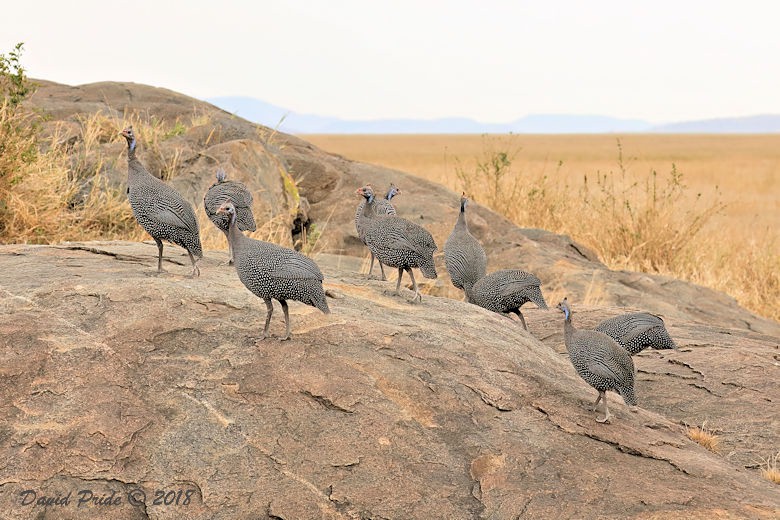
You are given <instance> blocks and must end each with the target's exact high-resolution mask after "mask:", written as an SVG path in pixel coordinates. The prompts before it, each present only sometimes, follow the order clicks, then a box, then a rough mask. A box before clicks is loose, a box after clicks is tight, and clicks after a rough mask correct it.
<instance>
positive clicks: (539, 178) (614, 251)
mask: <svg viewBox="0 0 780 520" xmlns="http://www.w3.org/2000/svg"><path fill="white" fill-rule="evenodd" d="M306 138H307V139H309V140H311V141H312V142H314V144H317V145H320V146H322V147H323V148H325V149H326V150H329V151H333V152H336V153H339V154H342V155H346V156H349V157H351V158H354V159H358V160H365V161H367V162H374V163H379V164H383V165H385V166H388V167H391V168H397V169H402V170H406V171H410V172H412V173H416V174H418V175H421V176H423V177H425V178H428V179H430V180H434V181H437V182H440V183H442V184H444V185H445V186H448V187H450V188H452V189H454V190H458V191H459V190H461V189H463V190H465V191H466V192H467V193H469V194H470V195H471V196H472V198H474V199H475V200H476V201H478V202H480V203H482V204H485V205H487V206H489V207H491V208H492V209H494V210H496V211H498V212H499V213H502V214H503V215H505V216H506V217H507V218H509V219H510V220H512V221H513V222H515V223H517V224H518V225H520V226H524V227H538V228H543V229H547V230H550V231H553V232H556V233H564V234H568V235H570V236H572V237H573V238H574V239H575V240H577V241H579V242H581V243H584V244H585V245H587V246H589V247H590V248H592V249H594V250H595V251H596V252H597V253H598V254H599V257H600V258H601V259H602V261H604V262H605V263H606V264H607V265H609V266H610V267H611V268H614V269H629V270H638V271H644V272H652V273H660V274H665V275H669V276H673V277H675V278H679V279H683V280H688V281H692V282H695V283H698V284H701V285H705V286H708V287H711V288H714V289H718V290H721V291H724V292H726V293H728V294H730V295H732V296H733V297H735V298H736V299H737V300H738V301H739V302H740V304H742V305H743V306H745V307H747V308H749V309H751V310H753V311H754V312H756V313H758V314H761V315H763V316H767V317H770V318H773V319H775V320H778V319H780V309H778V308H777V307H776V306H775V305H774V302H775V301H776V300H777V298H778V297H780V243H779V242H778V231H777V230H778V227H780V219H779V218H778V209H780V208H778V200H780V193H778V189H777V182H778V180H780V167H779V166H778V165H780V153H778V152H777V149H778V146H779V145H780V137H773V136H628V137H625V138H621V139H620V140H618V139H616V138H615V137H612V136H518V135H506V136H307V137H306ZM627 142H628V143H629V144H628V145H627V144H626V143H627ZM719 186H720V187H719Z"/></svg>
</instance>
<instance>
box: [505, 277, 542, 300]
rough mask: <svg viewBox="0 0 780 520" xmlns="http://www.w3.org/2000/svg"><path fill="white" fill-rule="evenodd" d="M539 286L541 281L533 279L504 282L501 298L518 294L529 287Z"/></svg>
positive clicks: (519, 278) (507, 280)
mask: <svg viewBox="0 0 780 520" xmlns="http://www.w3.org/2000/svg"><path fill="white" fill-rule="evenodd" d="M536 285H539V281H538V280H535V279H534V278H532V277H514V278H508V279H506V280H503V281H502V283H501V286H500V294H501V296H505V297H507V296H511V295H513V294H517V293H519V292H521V291H523V290H524V289H526V288H528V287H534V286H536Z"/></svg>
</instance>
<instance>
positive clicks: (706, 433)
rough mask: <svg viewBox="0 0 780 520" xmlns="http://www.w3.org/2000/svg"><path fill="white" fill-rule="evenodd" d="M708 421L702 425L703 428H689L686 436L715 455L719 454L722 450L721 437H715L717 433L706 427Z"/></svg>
mask: <svg viewBox="0 0 780 520" xmlns="http://www.w3.org/2000/svg"><path fill="white" fill-rule="evenodd" d="M706 424H707V421H704V423H702V425H701V427H699V426H693V427H690V426H689V427H688V428H687V430H686V434H687V435H688V438H689V439H691V440H692V441H693V442H695V443H697V444H699V445H701V446H703V447H704V448H706V449H708V450H709V451H711V452H713V453H718V451H719V449H720V437H718V436H717V435H715V432H714V431H713V430H711V429H708V428H707V427H706Z"/></svg>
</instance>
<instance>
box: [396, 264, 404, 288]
mask: <svg viewBox="0 0 780 520" xmlns="http://www.w3.org/2000/svg"><path fill="white" fill-rule="evenodd" d="M403 276H404V268H403V267H399V268H398V283H397V284H395V294H401V278H402V277H403Z"/></svg>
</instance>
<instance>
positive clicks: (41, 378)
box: [0, 82, 780, 519]
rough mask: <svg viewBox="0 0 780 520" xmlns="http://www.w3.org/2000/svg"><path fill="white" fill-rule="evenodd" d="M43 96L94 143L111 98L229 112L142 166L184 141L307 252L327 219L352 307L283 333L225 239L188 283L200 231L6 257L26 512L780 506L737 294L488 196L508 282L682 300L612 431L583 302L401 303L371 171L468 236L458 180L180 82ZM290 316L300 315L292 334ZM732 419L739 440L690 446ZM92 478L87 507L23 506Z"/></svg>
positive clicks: (474, 212) (567, 291)
mask: <svg viewBox="0 0 780 520" xmlns="http://www.w3.org/2000/svg"><path fill="white" fill-rule="evenodd" d="M32 103H33V104H34V105H35V106H37V107H39V108H41V109H43V110H44V111H46V112H47V113H49V114H50V116H51V120H50V121H49V122H48V123H46V125H47V128H49V129H51V128H53V126H54V125H60V126H61V131H64V138H65V139H66V140H67V142H68V143H70V146H73V149H74V150H79V146H80V145H79V139H80V137H79V133H78V128H77V127H78V125H79V124H80V123H79V121H82V120H83V118H85V117H90V116H92V115H94V114H95V113H97V112H101V113H103V114H107V115H109V116H110V117H112V118H115V120H116V121H121V117H122V114H125V113H139V114H147V116H149V117H152V116H153V117H155V118H158V119H160V120H166V121H169V122H170V121H176V120H189V119H188V118H192V114H193V113H197V114H204V115H205V116H207V117H206V119H207V121H208V122H207V123H203V124H199V125H193V126H190V127H188V128H187V129H186V131H185V132H183V133H181V134H180V135H176V136H173V137H171V138H169V139H166V140H164V141H163V142H161V143H159V145H160V150H158V151H157V152H154V153H153V151H152V150H146V151H144V150H143V149H141V150H140V151H139V155H140V158H141V159H142V160H144V162H145V163H146V164H147V165H148V166H149V167H150V169H151V170H153V171H155V170H157V169H161V168H163V167H164V164H165V160H164V158H165V157H171V156H173V157H175V158H176V161H177V163H176V164H177V168H176V175H175V176H174V178H172V179H171V180H170V182H171V183H172V184H174V185H175V186H176V187H177V188H178V189H180V190H181V191H182V192H183V193H184V194H185V195H186V196H187V197H189V198H190V200H191V201H192V202H193V203H194V204H195V205H196V207H197V208H200V207H201V201H202V197H203V192H204V191H205V189H206V188H207V187H208V186H209V185H210V184H211V182H212V179H213V175H214V170H215V169H216V166H218V165H219V166H223V167H226V169H228V171H229V172H230V173H231V174H232V175H233V177H234V178H238V179H239V180H242V181H243V182H245V183H246V184H247V185H249V186H250V187H251V188H252V189H253V191H254V193H255V201H256V207H255V212H256V215H258V216H259V217H258V220H259V221H260V222H259V223H260V224H261V226H262V222H263V221H265V222H279V223H280V225H281V228H282V229H284V230H285V233H286V236H282V235H280V236H279V237H278V238H279V240H280V241H282V242H287V243H290V242H292V237H291V233H292V230H293V228H295V227H296V226H297V228H298V229H300V228H301V227H305V226H316V228H317V229H319V230H320V231H321V234H320V237H319V240H318V242H317V243H316V245H315V247H314V250H315V251H316V252H317V253H318V255H317V257H316V258H317V261H318V262H319V263H320V265H321V266H322V267H323V271H324V273H325V276H326V281H325V286H326V288H327V289H328V290H329V292H330V294H331V295H332V296H333V297H334V298H333V299H331V300H330V302H329V303H330V306H331V309H332V311H333V314H331V315H329V316H325V315H322V314H320V313H319V312H318V311H316V310H314V309H312V308H309V307H305V306H302V305H299V304H292V306H291V314H292V320H293V339H292V341H290V342H286V343H279V342H278V341H276V340H268V341H266V342H263V343H261V344H259V345H258V346H256V345H255V344H254V341H253V340H252V339H251V337H252V336H253V335H254V336H256V335H257V334H258V333H259V331H260V327H261V325H262V320H263V316H264V305H263V304H262V302H260V301H259V300H257V298H255V297H254V296H253V295H251V294H250V293H249V292H248V291H246V289H244V287H243V286H242V285H241V284H240V282H239V281H238V279H237V277H236V275H235V272H234V270H233V269H232V268H229V267H226V266H218V263H219V262H222V261H224V260H226V255H225V254H224V253H221V252H216V251H207V252H206V259H205V260H204V262H203V265H202V270H203V274H202V276H201V277H200V278H197V279H187V278H184V277H183V276H181V275H182V274H185V273H186V272H187V271H188V270H187V268H186V265H187V260H186V258H185V257H181V256H179V251H178V250H177V248H176V247H174V246H171V247H168V248H166V250H167V251H168V252H167V253H166V259H165V260H166V267H167V268H168V270H169V271H170V272H171V273H170V274H168V275H164V276H154V271H155V269H154V266H155V265H156V254H157V250H156V247H155V246H154V244H152V243H128V242H105V243H101V242H91V243H66V244H60V245H53V246H27V245H9V246H3V247H1V248H0V270H1V271H0V272H3V273H5V275H4V276H3V277H2V278H0V338H1V339H0V341H1V342H2V344H1V345H0V417H2V418H3V421H2V423H0V453H1V454H2V455H3V459H2V460H4V461H5V462H4V463H3V464H0V511H2V512H3V515H5V517H8V518H123V519H124V518H188V519H189V518H193V519H195V518H204V519H206V518H269V519H271V518H285V519H298V518H375V519H379V518H392V519H407V518H426V519H427V518H448V519H450V518H452V519H458V518H463V519H467V518H468V519H470V518H495V519H503V518H512V519H514V518H524V517H527V518H565V517H575V518H582V517H585V518H592V517H612V518H626V517H634V518H775V517H777V516H778V515H780V493H778V488H777V486H775V485H773V484H771V483H769V482H767V481H766V480H764V479H762V478H761V477H760V475H759V472H758V469H757V468H758V465H759V464H760V463H761V461H762V458H766V457H769V456H770V455H772V454H773V453H776V452H777V450H778V441H779V440H780V435H779V434H778V431H780V422H779V421H780V418H779V417H778V413H777V403H778V401H779V400H780V353H779V351H778V348H780V340H778V338H780V325H778V324H777V323H775V322H773V321H770V320H766V319H763V318H760V317H758V316H755V315H753V314H752V313H750V312H748V311H746V310H744V309H742V308H740V307H739V306H738V305H737V304H736V302H735V301H734V300H733V299H732V298H730V297H729V296H727V295H725V294H722V293H718V292H715V291H711V290H708V289H705V288H702V287H698V286H696V285H693V284H688V283H684V282H680V281H678V280H674V279H670V278H665V277H661V276H653V275H646V274H642V273H633V272H617V271H610V270H608V269H607V268H606V267H605V266H604V265H603V264H602V263H601V262H599V261H598V259H597V258H596V256H595V255H594V254H593V253H592V252H590V251H588V250H587V249H586V248H584V247H582V246H581V245H578V244H576V243H574V242H572V241H571V240H570V239H568V238H567V237H563V236H559V235H554V234H552V233H548V232H546V231H543V230H534V229H522V228H518V227H516V226H514V225H513V224H512V223H510V222H509V221H507V220H506V219H503V218H502V217H500V216H498V215H496V214H495V213H493V212H491V211H490V210H488V209H486V208H483V207H480V206H478V205H476V204H474V205H472V206H471V207H470V214H469V220H470V227H471V229H472V232H473V233H474V234H475V235H476V236H477V237H478V238H479V239H480V241H481V242H482V243H483V245H484V246H485V249H486V251H487V253H488V257H489V270H490V271H493V270H496V269H500V268H505V267H515V268H523V269H526V270H530V271H532V272H534V273H535V274H537V275H538V276H539V277H540V279H541V280H542V290H543V292H544V293H545V295H546V296H547V298H548V303H550V304H551V305H552V306H554V304H555V303H557V298H558V297H562V296H564V295H568V296H569V300H570V301H571V302H572V303H573V307H574V312H575V318H574V319H575V322H576V323H577V325H578V326H580V327H588V326H592V325H594V324H595V323H596V322H598V321H600V320H601V319H603V318H605V317H608V316H612V315H614V314H617V313H620V312H626V311H629V310H638V309H641V310H646V311H651V312H656V313H660V314H662V315H663V316H664V318H665V320H666V322H667V326H668V327H669V329H670V331H671V333H672V336H673V337H674V338H675V340H676V341H677V342H678V344H679V345H680V346H681V347H682V348H681V349H680V350H679V351H674V352H645V353H642V354H640V355H639V356H637V357H635V362H636V365H637V368H638V380H637V393H638V395H639V399H640V405H641V407H642V409H641V410H640V412H639V413H637V414H633V413H630V412H629V411H628V410H627V409H626V408H625V406H623V405H622V403H620V402H619V399H618V398H616V397H615V396H614V395H610V403H611V405H612V411H613V414H614V416H615V418H614V420H613V423H612V424H610V425H600V424H598V423H596V422H595V421H594V414H593V413H592V412H591V411H590V410H589V409H588V405H589V404H590V403H591V402H592V400H593V399H594V397H595V392H594V391H593V390H592V389H590V388H589V387H588V386H587V385H586V384H585V383H584V382H583V381H581V380H580V379H579V378H578V377H577V376H576V374H575V372H574V370H573V368H572V367H571V365H570V363H569V361H568V359H567V358H566V355H565V348H564V346H563V340H562V318H561V316H560V315H558V314H557V313H556V312H555V311H541V310H536V309H533V308H529V309H524V314H525V316H526V319H527V321H528V324H529V328H530V334H529V333H526V332H525V331H523V330H522V328H521V327H519V326H518V325H517V323H516V322H513V321H510V320H509V319H507V318H505V317H503V316H499V315H496V314H493V313H489V312H487V311H483V310H482V309H479V308H476V307H474V306H471V305H468V304H466V303H464V302H462V301H460V299H461V295H460V293H459V292H458V291H456V290H455V289H454V288H452V287H451V285H450V284H449V281H448V280H447V278H446V275H443V276H440V279H439V280H436V281H435V282H432V283H431V282H428V283H427V284H426V285H425V287H424V291H425V292H426V293H427V294H426V295H425V296H424V300H423V302H422V304H420V305H412V304H409V303H408V302H407V301H406V300H405V299H404V298H399V297H396V296H393V295H392V294H390V293H389V290H390V289H391V288H392V286H394V284H393V283H392V282H386V283H382V282H378V281H368V280H366V279H365V277H364V276H363V275H361V274H359V273H360V271H362V270H365V269H366V268H367V262H365V261H364V255H365V249H364V247H363V246H362V244H361V243H360V242H359V240H358V238H357V236H356V234H355V231H354V224H353V221H352V218H353V216H354V209H355V207H356V205H357V203H358V200H357V197H356V196H355V194H354V191H355V189H356V188H357V187H358V186H360V185H363V184H366V183H369V182H370V183H373V184H375V185H377V186H379V187H380V188H383V187H384V186H386V185H387V184H389V183H390V182H391V181H392V182H395V183H396V184H397V185H399V186H400V187H401V188H402V189H403V191H404V193H403V194H402V195H401V196H400V197H398V198H397V199H395V200H394V203H396V207H397V208H398V212H399V214H400V215H401V216H404V217H407V218H412V219H415V221H418V222H420V223H421V224H422V225H424V226H425V227H426V228H428V229H429V230H430V231H431V232H432V234H433V236H434V238H435V239H436V241H437V243H438V244H439V246H440V247H443V244H444V241H445V239H446V237H447V235H448V234H449V232H450V230H451V228H452V225H453V224H454V222H455V218H456V216H457V201H458V196H457V195H456V194H454V193H452V192H450V191H448V190H446V189H443V188H442V187H441V186H438V185H436V184H433V183H430V182H427V181H424V180H420V179H417V178H415V177H413V176H410V175H408V174H404V173H402V172H398V171H393V170H389V169H386V168H381V167H378V166H372V165H367V164H362V163H357V162H353V161H350V160H348V159H346V158H343V157H338V156H334V155H331V154H327V153H325V152H323V151H322V150H319V149H317V148H316V147H313V146H312V145H310V144H308V143H306V142H304V141H302V140H300V139H298V138H295V137H293V136H288V135H285V134H281V133H275V132H273V131H272V130H270V129H268V128H264V127H260V126H257V125H253V124H251V123H249V122H247V121H244V120H241V119H239V118H236V117H234V116H232V115H230V114H228V113H226V112H223V111H221V110H219V109H216V108H215V107H212V106H211V105H208V104H206V103H203V102H200V101H197V100H194V99H191V98H188V97H186V96H182V95H180V94H177V93H174V92H171V91H168V90H165V89H157V88H152V87H147V86H143V85H135V84H125V83H96V84H92V85H83V86H78V87H69V86H65V85H57V84H53V83H46V82H44V83H43V85H42V87H41V88H40V89H39V91H38V92H37V93H36V94H35V95H34V96H33V98H32ZM62 129H64V130H62ZM110 131H111V132H114V131H116V132H118V131H119V128H116V129H113V128H112V129H110ZM96 146H97V148H96V150H99V152H100V153H101V154H103V156H104V157H113V158H114V160H113V161H109V160H107V161H105V162H101V163H100V164H103V166H102V168H103V170H102V174H104V175H105V176H106V177H107V178H108V179H110V181H111V182H112V183H113V184H114V185H115V186H116V187H119V188H121V187H122V183H123V182H124V178H125V175H126V169H125V168H126V167H125V163H124V161H123V159H124V157H123V145H122V143H121V142H120V141H119V140H116V141H113V140H111V139H106V140H105V141H103V142H100V143H98V144H97V145H96ZM93 151H94V150H93ZM166 154H167V155H166ZM161 158H163V159H161ZM291 181H295V183H294V185H292V184H291ZM199 211H202V210H200V209H199ZM264 232H267V230H264ZM438 261H439V266H440V267H441V269H440V272H441V273H445V270H444V268H443V261H442V259H441V258H438ZM583 302H584V303H583ZM529 307H531V306H530V305H529ZM277 313H279V309H278V307H277ZM279 314H280V313H279ZM282 323H283V322H282V318H281V316H278V315H277V316H276V318H275V319H274V321H273V323H272V328H271V332H272V333H274V334H278V333H279V332H281V330H283V329H282V326H283V325H282ZM705 421H706V425H707V427H709V428H712V429H714V430H715V431H716V432H717V433H718V435H719V436H720V438H721V446H722V447H721V451H720V452H719V453H716V454H715V453H710V452H708V451H706V450H705V449H703V448H702V447H700V446H698V445H697V444H695V443H693V442H692V441H690V440H688V438H687V437H686V435H685V426H686V425H701V424H702V423H703V422H705ZM27 490H30V491H31V492H34V493H35V495H34V496H33V494H32V493H28V494H24V495H22V493H24V492H25V491H27ZM81 490H85V491H86V490H89V491H90V492H91V493H93V497H92V498H93V499H95V500H94V501H91V502H89V503H86V502H87V501H86V500H85V499H86V498H89V497H88V495H87V493H84V494H81V495H80V494H79V491H81ZM157 491H162V492H163V493H162V494H161V495H157V493H156V492H157ZM179 491H181V493H180V494H179ZM69 492H70V493H71V495H70V497H69V503H68V504H65V505H55V504H52V505H49V506H48V507H44V506H43V505H35V504H30V505H23V502H26V501H27V500H30V499H33V498H34V499H41V498H42V497H44V496H45V497H48V498H51V499H56V498H57V497H58V496H59V497H60V501H62V500H63V499H64V497H65V496H67V494H68V493H69ZM141 492H143V493H145V495H146V497H145V500H144V499H143V496H142V495H141ZM170 492H173V493H170ZM112 493H113V494H112ZM79 499H82V501H84V502H85V503H83V504H82V506H81V507H78V502H79ZM111 500H117V501H118V502H119V503H118V504H115V505H105V503H106V502H107V501H111ZM155 502H159V503H155ZM185 502H186V503H185ZM166 503H167V505H166Z"/></svg>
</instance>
